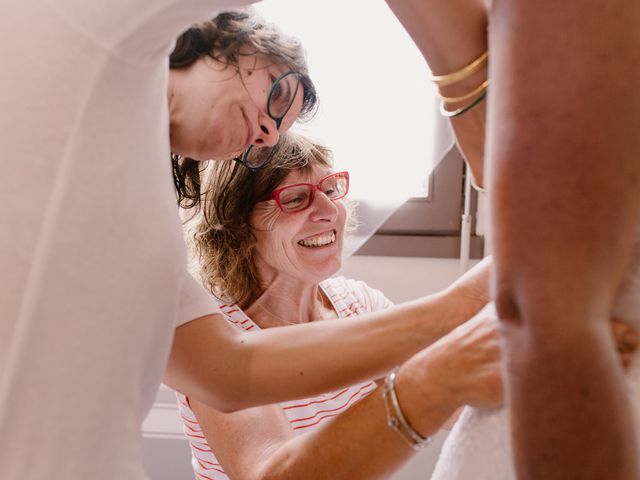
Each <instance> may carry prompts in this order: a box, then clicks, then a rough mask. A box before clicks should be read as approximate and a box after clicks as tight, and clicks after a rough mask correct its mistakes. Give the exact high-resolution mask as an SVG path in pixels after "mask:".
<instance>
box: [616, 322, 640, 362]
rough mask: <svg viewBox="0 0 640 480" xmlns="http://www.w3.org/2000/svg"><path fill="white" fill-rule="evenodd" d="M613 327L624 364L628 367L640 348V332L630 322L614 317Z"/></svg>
mask: <svg viewBox="0 0 640 480" xmlns="http://www.w3.org/2000/svg"><path fill="white" fill-rule="evenodd" d="M611 329H612V330H613V338H614V340H615V342H616V346H617V347H618V353H619V354H620V360H621V362H622V366H623V367H624V368H625V369H626V368H629V365H631V359H632V358H633V354H634V353H635V351H636V350H637V349H638V343H639V341H640V339H639V338H638V332H637V331H636V330H635V329H634V328H633V327H632V326H631V325H629V324H628V323H624V322H623V321H621V320H619V319H617V318H612V319H611Z"/></svg>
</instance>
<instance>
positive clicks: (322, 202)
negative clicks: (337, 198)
mask: <svg viewBox="0 0 640 480" xmlns="http://www.w3.org/2000/svg"><path fill="white" fill-rule="evenodd" d="M310 208H311V220H313V221H320V222H323V221H324V222H333V221H334V220H335V219H336V218H337V217H338V206H337V205H336V204H335V202H333V201H332V200H330V199H329V197H327V196H326V195H325V194H324V193H322V192H321V191H320V190H318V191H316V194H315V195H314V198H313V202H312V204H311V207H310Z"/></svg>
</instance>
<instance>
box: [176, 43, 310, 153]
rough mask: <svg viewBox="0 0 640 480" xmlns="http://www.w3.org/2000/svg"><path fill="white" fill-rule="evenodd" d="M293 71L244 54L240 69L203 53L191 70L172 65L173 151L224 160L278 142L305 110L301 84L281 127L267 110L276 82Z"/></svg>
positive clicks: (263, 58)
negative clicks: (284, 74) (280, 136)
mask: <svg viewBox="0 0 640 480" xmlns="http://www.w3.org/2000/svg"><path fill="white" fill-rule="evenodd" d="M289 70H290V69H289V67H288V66H287V65H285V64H282V63H274V62H272V61H271V60H270V59H268V58H267V57H265V56H261V55H241V56H240V57H239V62H238V65H237V67H236V66H233V65H227V64H225V63H222V62H219V61H217V60H214V59H213V58H211V57H209V56H204V57H202V58H200V59H198V60H197V61H195V62H194V63H193V64H192V65H191V66H189V67H188V68H181V69H171V70H170V74H169V121H170V122H169V123H170V141H171V151H172V152H173V153H175V154H178V155H180V156H182V157H189V158H193V159H195V160H209V159H212V160H226V159H231V158H234V157H236V156H238V155H240V154H241V153H242V152H244V150H246V148H247V147H248V146H249V145H256V146H271V145H275V144H276V143H277V142H278V139H279V133H280V132H284V131H286V130H288V129H289V128H290V127H291V126H292V125H293V123H294V122H295V120H296V118H297V117H298V115H299V114H300V111H301V109H302V103H303V96H304V95H303V91H302V86H301V85H299V86H298V90H297V92H296V94H295V98H294V100H293V104H292V105H291V108H290V109H289V111H288V112H287V114H286V115H285V116H284V118H283V119H282V123H281V125H280V128H279V130H278V129H277V128H276V122H275V120H274V119H273V118H271V117H270V116H269V114H268V113H267V98H268V95H269V90H270V89H271V85H272V84H273V81H274V80H275V79H276V78H278V77H279V76H280V75H282V74H283V73H285V72H287V71H289Z"/></svg>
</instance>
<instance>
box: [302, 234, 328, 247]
mask: <svg viewBox="0 0 640 480" xmlns="http://www.w3.org/2000/svg"><path fill="white" fill-rule="evenodd" d="M335 241H336V234H335V232H333V233H331V234H330V235H321V236H317V237H312V238H305V239H304V240H300V241H299V242H298V243H299V244H300V245H302V246H303V247H324V246H325V245H329V244H330V243H333V242H335Z"/></svg>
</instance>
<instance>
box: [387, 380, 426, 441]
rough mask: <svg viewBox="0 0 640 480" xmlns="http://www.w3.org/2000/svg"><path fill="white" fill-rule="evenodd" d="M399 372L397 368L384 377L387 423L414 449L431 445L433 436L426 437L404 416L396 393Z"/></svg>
mask: <svg viewBox="0 0 640 480" xmlns="http://www.w3.org/2000/svg"><path fill="white" fill-rule="evenodd" d="M397 372H398V368H395V369H394V370H393V371H392V372H391V373H390V374H389V375H387V376H386V378H385V379H384V387H383V390H382V399H383V401H384V408H385V410H386V411H387V425H389V428H392V429H393V430H395V431H396V432H398V433H399V434H400V435H401V436H402V438H404V439H405V440H406V442H407V443H408V444H409V445H411V447H412V448H413V449H414V450H420V449H422V448H424V447H426V446H427V445H429V443H431V440H432V438H433V437H426V438H425V437H423V436H422V435H420V434H419V433H418V432H416V431H415V430H414V428H413V427H412V426H411V424H409V422H408V421H407V419H406V417H405V416H404V413H403V412H402V408H400V402H399V401H398V395H397V393H396V373H397Z"/></svg>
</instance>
